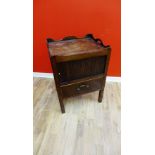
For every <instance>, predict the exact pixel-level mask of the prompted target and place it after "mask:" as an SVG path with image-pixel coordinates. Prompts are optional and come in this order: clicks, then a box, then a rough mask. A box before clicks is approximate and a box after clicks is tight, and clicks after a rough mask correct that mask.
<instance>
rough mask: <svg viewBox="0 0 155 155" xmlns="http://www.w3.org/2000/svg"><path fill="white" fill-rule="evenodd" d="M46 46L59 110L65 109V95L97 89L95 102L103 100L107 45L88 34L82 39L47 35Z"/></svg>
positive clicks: (107, 62) (63, 110) (108, 57)
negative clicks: (97, 93) (97, 95)
mask: <svg viewBox="0 0 155 155" xmlns="http://www.w3.org/2000/svg"><path fill="white" fill-rule="evenodd" d="M47 47H48V49H49V56H50V60H51V65H52V68H53V74H54V79H55V84H56V89H57V93H58V98H59V102H60V107H61V111H62V112H63V113H64V112H65V108H64V104H63V99H64V98H66V97H70V96H75V95H80V94H84V93H89V92H93V91H97V90H99V97H98V101H99V102H102V98H103V92H104V86H105V81H106V75H107V70H108V65H109V59H110V52H111V48H110V46H105V45H104V44H103V42H102V41H101V40H100V39H95V38H94V37H93V35H92V34H87V35H86V36H85V37H84V38H77V37H75V36H69V37H65V38H63V39H62V40H59V41H54V40H53V39H51V38H48V39H47Z"/></svg>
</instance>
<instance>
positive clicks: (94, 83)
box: [62, 78, 104, 97]
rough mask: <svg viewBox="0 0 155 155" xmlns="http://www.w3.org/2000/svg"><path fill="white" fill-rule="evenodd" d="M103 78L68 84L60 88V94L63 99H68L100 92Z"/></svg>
mask: <svg viewBox="0 0 155 155" xmlns="http://www.w3.org/2000/svg"><path fill="white" fill-rule="evenodd" d="M103 85H104V78H100V79H95V80H94V79H93V80H88V81H83V82H79V83H75V84H69V85H66V86H65V85H64V86H62V93H63V96H64V97H70V96H75V95H80V94H83V93H89V92H92V91H95V90H100V89H102V88H103Z"/></svg>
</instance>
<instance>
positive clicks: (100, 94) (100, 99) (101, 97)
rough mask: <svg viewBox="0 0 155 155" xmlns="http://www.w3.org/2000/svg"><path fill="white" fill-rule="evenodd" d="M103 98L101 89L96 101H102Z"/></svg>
mask: <svg viewBox="0 0 155 155" xmlns="http://www.w3.org/2000/svg"><path fill="white" fill-rule="evenodd" d="M102 99H103V90H100V91H99V96H98V102H102Z"/></svg>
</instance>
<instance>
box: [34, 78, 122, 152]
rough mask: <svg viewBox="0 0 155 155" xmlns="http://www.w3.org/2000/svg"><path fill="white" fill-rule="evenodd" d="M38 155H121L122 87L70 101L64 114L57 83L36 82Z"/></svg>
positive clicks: (111, 85) (112, 85)
mask: <svg viewBox="0 0 155 155" xmlns="http://www.w3.org/2000/svg"><path fill="white" fill-rule="evenodd" d="M33 90H34V96H33V100H34V105H33V106H34V109H33V110H34V132H33V135H34V155H121V131H120V120H121V115H120V110H121V104H120V83H106V86H105V90H104V97H103V101H102V102H101V103H98V102H97V98H98V92H94V93H89V94H86V95H82V96H77V97H73V98H68V99H66V101H65V102H64V103H65V107H66V113H65V114H62V113H61V112H60V106H59V101H58V97H57V94H56V88H55V84H54V80H53V79H45V78H34V86H33Z"/></svg>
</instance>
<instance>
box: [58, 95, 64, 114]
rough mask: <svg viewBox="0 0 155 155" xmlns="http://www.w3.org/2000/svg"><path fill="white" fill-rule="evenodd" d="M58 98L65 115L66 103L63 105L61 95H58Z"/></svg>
mask: <svg viewBox="0 0 155 155" xmlns="http://www.w3.org/2000/svg"><path fill="white" fill-rule="evenodd" d="M58 98H59V103H60V108H61V112H62V113H65V107H64V103H63V98H62V97H61V96H60V95H59V94H58Z"/></svg>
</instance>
